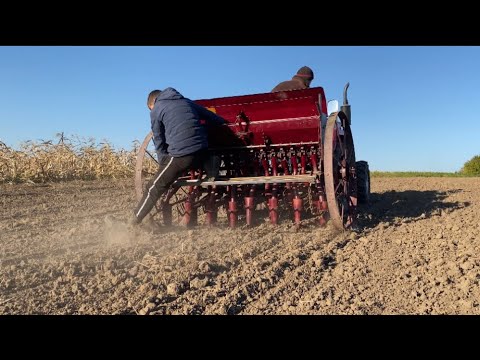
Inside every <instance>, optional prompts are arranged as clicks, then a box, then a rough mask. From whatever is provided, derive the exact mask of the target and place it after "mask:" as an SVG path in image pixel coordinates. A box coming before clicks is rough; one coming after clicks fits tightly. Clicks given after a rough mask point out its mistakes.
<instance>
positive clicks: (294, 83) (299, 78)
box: [272, 66, 313, 92]
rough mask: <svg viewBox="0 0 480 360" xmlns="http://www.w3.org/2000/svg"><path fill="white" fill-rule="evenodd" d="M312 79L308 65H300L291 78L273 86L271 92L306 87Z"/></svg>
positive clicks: (311, 72)
mask: <svg viewBox="0 0 480 360" xmlns="http://www.w3.org/2000/svg"><path fill="white" fill-rule="evenodd" d="M312 80H313V71H312V69H310V68H309V67H308V66H302V67H301V68H300V69H298V71H297V73H296V74H295V75H294V76H293V78H292V80H288V81H283V82H281V83H280V84H278V85H277V86H275V87H274V88H273V90H272V92H277V91H285V90H298V89H308V88H309V87H310V83H311V82H312Z"/></svg>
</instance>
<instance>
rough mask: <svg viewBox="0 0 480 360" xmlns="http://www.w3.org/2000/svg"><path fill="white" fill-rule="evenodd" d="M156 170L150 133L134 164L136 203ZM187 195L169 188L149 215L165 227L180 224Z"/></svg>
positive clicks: (182, 219) (155, 159)
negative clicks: (161, 222)
mask: <svg viewBox="0 0 480 360" xmlns="http://www.w3.org/2000/svg"><path fill="white" fill-rule="evenodd" d="M158 168H159V164H158V160H157V153H156V152H155V145H154V143H153V134H152V132H150V133H148V135H147V136H146V137H145V140H144V141H143V143H142V145H141V146H140V149H139V150H138V154H137V160H136V164H135V195H136V198H137V201H140V200H141V198H142V196H143V193H144V191H147V185H148V183H149V181H150V180H151V179H152V178H153V176H154V175H155V174H156V172H157V171H158ZM185 178H189V177H185ZM188 194H189V190H188V189H183V188H173V187H172V188H170V189H169V190H168V191H167V192H166V193H165V194H163V196H162V197H161V198H160V199H159V200H158V202H157V204H156V205H155V209H154V210H152V212H151V214H150V215H151V216H153V217H154V218H155V220H158V221H160V220H162V221H163V223H164V224H165V225H171V224H174V225H178V224H182V223H183V221H184V215H185V203H186V201H187V199H188V197H189V196H188ZM155 210H156V211H155Z"/></svg>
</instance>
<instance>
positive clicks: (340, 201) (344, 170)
mask: <svg viewBox="0 0 480 360" xmlns="http://www.w3.org/2000/svg"><path fill="white" fill-rule="evenodd" d="M337 119H338V120H339V121H337ZM324 170H325V192H326V195H327V202H328V211H329V213H330V218H331V219H332V221H333V224H334V225H335V227H336V228H338V229H342V230H343V229H348V228H350V227H351V226H352V224H353V223H354V221H355V219H356V208H357V178H356V173H355V148H354V146H353V138H352V133H351V130H350V125H348V120H347V117H346V116H345V114H344V113H343V112H338V113H333V114H332V115H330V117H329V118H328V120H327V126H326V129H325V144H324Z"/></svg>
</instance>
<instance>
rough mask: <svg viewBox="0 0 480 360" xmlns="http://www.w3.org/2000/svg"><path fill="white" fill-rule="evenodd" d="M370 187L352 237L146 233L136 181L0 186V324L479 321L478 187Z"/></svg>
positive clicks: (273, 231)
mask: <svg viewBox="0 0 480 360" xmlns="http://www.w3.org/2000/svg"><path fill="white" fill-rule="evenodd" d="M371 188H372V199H371V200H372V201H371V204H370V205H369V206H365V207H363V208H361V209H360V211H361V216H360V220H359V222H360V226H361V231H360V232H359V233H353V232H338V231H336V230H335V229H333V228H332V227H331V226H327V227H326V228H319V227H317V226H316V225H315V224H314V221H313V220H306V221H305V222H304V224H303V226H302V228H301V229H300V230H298V231H297V230H296V229H295V228H294V227H293V226H292V223H291V221H290V220H283V221H282V223H281V225H279V226H277V227H272V226H271V225H270V224H269V223H268V222H266V221H263V220H264V219H260V220H261V221H260V224H258V225H257V226H255V227H254V228H251V229H247V228H245V227H239V228H237V229H235V230H231V229H229V228H228V227H227V224H226V222H225V221H224V220H225V219H223V221H221V222H220V224H219V225H218V226H217V227H215V228H205V227H202V226H199V227H197V228H195V229H193V230H189V229H185V228H182V227H176V228H174V229H164V230H163V231H161V232H154V231H153V232H152V231H148V230H146V229H144V228H140V229H136V230H135V231H129V230H128V229H127V228H126V226H124V225H122V224H117V225H114V226H109V225H108V224H106V223H105V221H104V218H105V216H106V215H107V214H115V215H116V216H117V217H118V218H120V219H126V218H127V215H128V214H129V213H130V211H131V210H132V209H133V208H134V206H135V205H136V203H135V198H134V189H133V181H132V180H115V181H94V182H92V181H90V182H69V183H60V184H49V185H43V186H42V185H34V184H25V185H6V184H5V185H0V206H1V209H2V212H1V213H0V314H479V313H480V307H479V301H480V285H479V280H480V251H479V250H480V235H479V234H480V221H479V219H480V215H479V214H480V192H479V191H478V189H479V188H480V179H479V178H372V186H371Z"/></svg>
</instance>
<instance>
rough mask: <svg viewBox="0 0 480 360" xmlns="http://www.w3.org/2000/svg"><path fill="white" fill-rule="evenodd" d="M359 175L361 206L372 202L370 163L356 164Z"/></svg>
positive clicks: (358, 188)
mask: <svg viewBox="0 0 480 360" xmlns="http://www.w3.org/2000/svg"><path fill="white" fill-rule="evenodd" d="M355 167H356V173H357V198H358V202H359V203H360V204H368V203H369V202H370V170H369V168H368V162H366V161H357V162H356V163H355Z"/></svg>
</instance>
